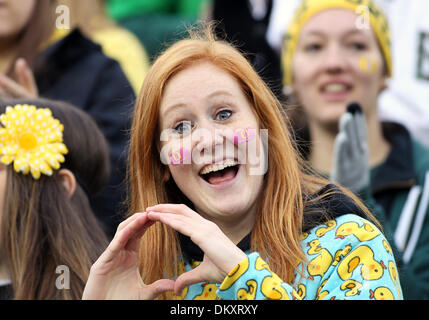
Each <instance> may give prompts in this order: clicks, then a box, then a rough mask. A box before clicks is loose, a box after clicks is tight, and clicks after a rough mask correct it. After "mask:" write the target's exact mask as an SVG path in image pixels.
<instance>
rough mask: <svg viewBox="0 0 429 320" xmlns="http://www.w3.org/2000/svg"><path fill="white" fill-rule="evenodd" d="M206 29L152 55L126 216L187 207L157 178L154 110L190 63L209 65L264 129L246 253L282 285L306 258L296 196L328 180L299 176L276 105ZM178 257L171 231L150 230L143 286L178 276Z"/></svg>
mask: <svg viewBox="0 0 429 320" xmlns="http://www.w3.org/2000/svg"><path fill="white" fill-rule="evenodd" d="M211 30H212V27H211V26H208V27H206V28H204V29H203V30H200V29H198V30H197V31H191V32H190V38H189V39H186V40H181V41H179V42H177V43H175V44H174V45H172V46H171V47H170V48H169V49H167V50H166V51H165V52H164V53H163V54H162V55H161V56H159V57H158V59H157V60H156V61H155V62H154V64H153V66H152V68H151V69H150V71H149V73H148V74H147V76H146V79H145V81H144V83H143V86H142V88H141V91H140V95H139V98H138V101H137V104H136V107H135V111H134V112H135V113H134V120H133V124H132V129H131V140H130V153H129V164H128V165H129V166H128V172H127V177H128V182H129V184H128V185H129V188H130V190H129V193H128V194H129V209H130V212H129V215H132V214H133V213H135V212H139V211H144V210H145V208H146V207H147V206H150V205H154V204H158V203H167V202H176V203H177V202H180V201H182V202H186V201H189V200H187V199H186V198H185V197H184V196H183V194H182V193H181V192H180V190H179V189H178V188H177V186H176V185H175V184H174V182H173V183H172V184H173V186H172V185H171V181H170V184H169V183H167V182H166V181H165V180H166V179H165V178H164V177H165V174H166V172H167V170H168V167H166V166H164V165H163V164H162V163H161V161H160V158H159V157H160V156H159V152H158V150H159V147H158V141H159V128H158V122H159V107H160V103H161V99H162V94H163V89H164V87H165V86H166V83H167V82H168V80H169V79H170V78H171V77H172V76H173V75H175V74H177V73H178V72H180V71H181V70H184V69H186V68H187V67H188V66H190V65H192V64H195V63H199V62H203V61H204V62H207V61H208V62H210V63H213V64H214V65H216V66H217V67H220V68H221V69H223V70H225V72H227V73H229V74H230V75H231V76H233V77H234V78H235V79H236V80H237V81H238V82H239V83H240V85H241V87H242V89H243V92H244V93H245V94H246V96H247V98H248V99H249V101H250V103H251V105H252V106H253V108H254V110H253V111H254V112H255V114H256V116H257V118H258V119H259V123H260V127H261V128H268V129H269V135H268V145H269V149H268V161H269V163H268V172H267V174H266V176H265V179H264V187H263V191H262V192H263V194H262V197H261V199H262V201H261V202H260V204H259V208H258V214H257V219H256V222H255V226H254V228H253V230H252V237H251V249H252V250H255V251H258V252H259V253H260V254H261V256H262V257H263V258H264V259H268V260H269V264H270V267H271V269H272V270H273V271H275V272H276V273H277V274H278V275H279V276H280V277H281V278H282V279H284V280H285V281H292V280H293V278H294V276H293V270H294V268H295V266H296V265H297V262H300V261H303V259H304V258H305V255H304V252H303V250H302V248H301V243H300V235H301V230H302V224H303V212H304V205H305V204H304V200H303V194H309V193H314V192H315V191H317V190H319V189H320V188H321V187H322V186H324V185H326V184H327V182H326V181H325V180H321V179H318V178H315V177H311V176H309V175H307V174H304V173H303V169H302V163H301V159H300V157H299V156H298V154H297V152H296V150H295V147H294V144H293V139H292V137H291V136H290V133H289V130H288V128H287V126H286V123H285V121H284V120H285V119H284V118H283V114H282V112H281V111H280V110H282V108H281V105H280V102H279V101H278V100H277V99H276V97H275V96H274V95H273V93H272V92H271V91H270V90H269V88H268V87H267V86H266V85H265V83H264V82H263V81H262V80H261V78H260V77H259V76H258V74H257V73H256V72H255V71H254V70H253V68H252V67H251V65H250V64H249V62H248V61H247V60H246V59H245V57H244V56H243V55H242V54H241V53H240V52H239V51H238V50H236V49H235V48H234V47H232V46H231V45H230V44H228V43H226V42H224V41H220V40H216V39H215V37H214V35H213V32H212V31H211ZM170 180H172V179H170ZM177 194H180V195H181V196H180V197H178V196H177ZM180 254H181V249H180V246H179V243H178V238H177V234H176V232H175V231H174V230H173V229H171V228H169V227H167V226H165V225H163V224H160V223H159V224H155V225H154V226H152V227H151V228H149V229H148V231H147V232H146V233H145V235H144V236H143V238H142V242H141V247H140V259H141V260H140V263H141V264H140V266H141V271H142V277H143V280H144V281H145V282H147V283H151V282H153V281H155V280H157V279H160V278H165V277H168V278H174V277H176V276H178V275H179V274H180V265H179V263H178V262H179V261H178V259H179V257H180ZM163 298H171V296H168V295H164V296H163Z"/></svg>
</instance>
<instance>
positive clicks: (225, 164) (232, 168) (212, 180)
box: [199, 159, 240, 185]
mask: <svg viewBox="0 0 429 320" xmlns="http://www.w3.org/2000/svg"><path fill="white" fill-rule="evenodd" d="M239 167H240V165H239V163H238V161H236V160H233V159H226V160H223V161H220V162H217V163H213V164H209V165H206V166H204V167H203V168H202V169H201V170H200V172H199V175H200V177H201V178H202V179H204V180H205V181H207V182H208V183H209V184H212V185H217V184H222V183H225V182H228V181H231V180H233V179H234V178H235V177H236V175H237V173H238V170H239Z"/></svg>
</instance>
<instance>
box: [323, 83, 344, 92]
mask: <svg viewBox="0 0 429 320" xmlns="http://www.w3.org/2000/svg"><path fill="white" fill-rule="evenodd" d="M324 89H325V91H327V92H341V91H344V90H346V89H347V87H346V85H344V84H340V83H332V84H328V85H327V86H325V88H324Z"/></svg>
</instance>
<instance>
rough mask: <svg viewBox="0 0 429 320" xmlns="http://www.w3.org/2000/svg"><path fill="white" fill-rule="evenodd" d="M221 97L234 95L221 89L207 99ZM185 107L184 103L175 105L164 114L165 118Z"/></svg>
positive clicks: (169, 107)
mask: <svg viewBox="0 0 429 320" xmlns="http://www.w3.org/2000/svg"><path fill="white" fill-rule="evenodd" d="M221 95H226V96H230V97H234V95H233V94H232V93H231V92H229V91H226V90H222V89H220V90H215V91H213V92H211V93H210V94H208V95H207V98H213V97H215V96H221ZM185 107H186V104H185V103H183V102H178V103H174V104H172V105H170V106H168V107H167V108H166V110H165V112H164V113H163V116H164V117H166V116H167V115H168V114H169V113H171V112H173V111H176V110H177V108H185Z"/></svg>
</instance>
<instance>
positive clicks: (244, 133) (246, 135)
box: [234, 128, 256, 144]
mask: <svg viewBox="0 0 429 320" xmlns="http://www.w3.org/2000/svg"><path fill="white" fill-rule="evenodd" d="M255 137H256V130H255V129H252V128H246V129H238V130H236V131H235V134H234V144H240V143H244V142H248V141H251V140H253V139H255Z"/></svg>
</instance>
